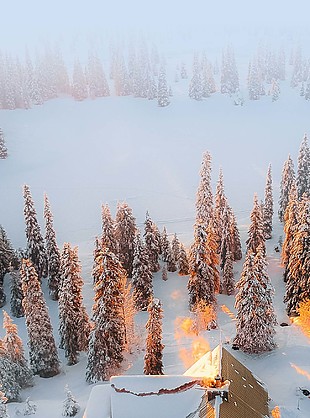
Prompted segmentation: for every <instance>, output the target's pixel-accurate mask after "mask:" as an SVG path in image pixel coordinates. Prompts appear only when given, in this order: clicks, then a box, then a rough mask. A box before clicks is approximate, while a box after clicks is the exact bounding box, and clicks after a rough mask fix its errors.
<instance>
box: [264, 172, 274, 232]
mask: <svg viewBox="0 0 310 418" xmlns="http://www.w3.org/2000/svg"><path fill="white" fill-rule="evenodd" d="M272 216H273V196H272V177H271V165H269V167H268V172H267V177H266V187H265V201H264V210H263V224H264V237H265V239H271V234H272Z"/></svg>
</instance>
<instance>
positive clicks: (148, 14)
mask: <svg viewBox="0 0 310 418" xmlns="http://www.w3.org/2000/svg"><path fill="white" fill-rule="evenodd" d="M1 6H2V7H1V25H0V45H1V47H2V48H3V47H4V46H5V44H6V43H7V44H8V45H10V44H11V43H13V42H20V43H25V42H29V41H31V42H32V41H34V42H36V40H40V38H41V37H42V36H50V37H57V36H58V35H60V34H61V35H66V34H68V35H70V34H72V33H77V32H81V33H87V32H88V31H99V30H110V29H117V30H119V29H124V30H125V29H127V28H128V29H133V28H136V29H140V28H141V29H143V30H148V29H149V30H158V31H167V30H172V31H173V30H179V29H180V28H181V29H182V28H184V29H186V28H191V29H193V28H195V27H199V28H200V29H201V28H205V29H206V30H207V29H210V28H211V27H214V26H215V27H217V29H218V30H220V29H221V28H223V30H224V27H225V26H226V25H229V26H231V27H235V28H239V27H244V26H245V25H246V26H248V27H253V26H262V27H263V26H269V27H276V28H278V27H283V26H286V27H287V26H290V27H297V28H298V27H302V26H305V25H308V24H310V23H309V12H310V2H309V1H308V0H294V1H293V0H282V1H280V0H258V1H257V2H256V3H254V2H253V1H249V0H248V1H245V0H230V1H228V0H225V1H223V0H222V1H217V0H213V1H209V0H204V1H202V0H187V1H184V0H179V1H176V0H172V1H169V0H166V1H164V0H144V1H142V0H127V1H125V0H111V1H106V0H101V1H100V0H85V1H79V0H77V1H73V0H51V1H49V2H48V1H44V0H1Z"/></svg>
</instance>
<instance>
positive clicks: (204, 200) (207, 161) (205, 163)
mask: <svg viewBox="0 0 310 418" xmlns="http://www.w3.org/2000/svg"><path fill="white" fill-rule="evenodd" d="M212 213H213V195H212V187H211V155H210V153H209V152H208V151H207V152H205V154H204V155H203V160H202V165H201V170H200V182H199V186H198V190H197V196H196V222H198V223H200V222H202V223H204V224H205V225H206V226H207V225H208V223H209V220H210V218H211V217H212Z"/></svg>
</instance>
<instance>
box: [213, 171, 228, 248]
mask: <svg viewBox="0 0 310 418" xmlns="http://www.w3.org/2000/svg"><path fill="white" fill-rule="evenodd" d="M226 207H227V198H226V196H225V191H224V179H223V172H222V169H220V173H219V178H218V182H217V185H216V193H215V205H214V221H215V226H216V230H217V235H218V237H219V250H220V248H221V239H222V235H223V222H224V221H223V216H224V215H223V214H224V210H225V208H226Z"/></svg>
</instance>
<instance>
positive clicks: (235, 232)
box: [227, 205, 242, 261]
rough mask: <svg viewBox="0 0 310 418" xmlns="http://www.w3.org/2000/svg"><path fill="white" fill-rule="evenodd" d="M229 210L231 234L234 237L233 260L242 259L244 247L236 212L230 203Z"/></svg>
mask: <svg viewBox="0 0 310 418" xmlns="http://www.w3.org/2000/svg"><path fill="white" fill-rule="evenodd" d="M227 210H228V212H229V214H230V222H231V224H230V234H231V239H232V255H233V260H234V261H238V260H241V259H242V247H241V240H240V233H239V229H238V225H237V221H236V217H235V214H234V212H233V210H232V208H231V207H230V206H229V205H228V208H227Z"/></svg>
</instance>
